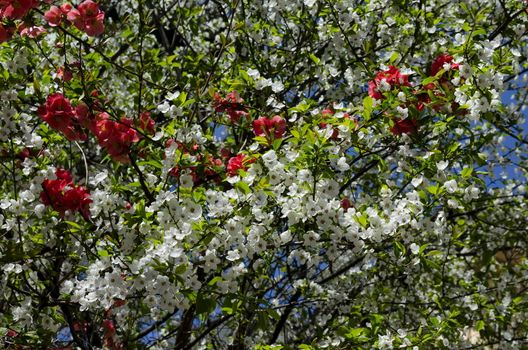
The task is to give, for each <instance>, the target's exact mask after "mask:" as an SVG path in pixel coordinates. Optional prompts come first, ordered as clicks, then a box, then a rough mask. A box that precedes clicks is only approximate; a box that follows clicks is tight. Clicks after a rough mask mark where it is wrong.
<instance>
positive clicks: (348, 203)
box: [341, 197, 353, 212]
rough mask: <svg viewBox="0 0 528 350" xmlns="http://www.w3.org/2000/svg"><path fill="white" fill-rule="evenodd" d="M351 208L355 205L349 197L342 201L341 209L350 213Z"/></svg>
mask: <svg viewBox="0 0 528 350" xmlns="http://www.w3.org/2000/svg"><path fill="white" fill-rule="evenodd" d="M351 207H353V205H352V202H351V201H350V199H349V198H348V197H345V198H343V199H341V208H343V210H344V211H345V212H346V211H348V209H350V208H351Z"/></svg>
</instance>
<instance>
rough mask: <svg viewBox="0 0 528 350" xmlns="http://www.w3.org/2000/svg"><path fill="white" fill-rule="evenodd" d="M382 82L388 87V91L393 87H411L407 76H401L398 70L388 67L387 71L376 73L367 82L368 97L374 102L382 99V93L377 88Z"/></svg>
mask: <svg viewBox="0 0 528 350" xmlns="http://www.w3.org/2000/svg"><path fill="white" fill-rule="evenodd" d="M384 82H385V83H386V84H388V85H389V86H390V89H393V88H394V87H395V86H411V84H410V83H409V76H408V75H407V74H401V73H400V70H399V69H398V68H396V67H394V66H389V69H387V70H385V71H381V72H378V73H377V74H376V77H375V78H374V80H371V81H369V83H368V86H369V87H368V93H369V96H370V97H372V98H374V99H376V100H381V99H383V98H384V96H383V93H382V92H380V91H379V86H380V84H382V83H384Z"/></svg>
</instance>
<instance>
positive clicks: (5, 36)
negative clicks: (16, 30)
mask: <svg viewBox="0 0 528 350" xmlns="http://www.w3.org/2000/svg"><path fill="white" fill-rule="evenodd" d="M12 36H13V28H11V27H8V26H4V25H3V24H2V23H0V44H1V43H3V42H4V41H8V40H9V39H11V37H12Z"/></svg>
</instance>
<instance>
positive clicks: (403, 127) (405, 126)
mask: <svg viewBox="0 0 528 350" xmlns="http://www.w3.org/2000/svg"><path fill="white" fill-rule="evenodd" d="M416 131H418V122H417V121H416V120H412V119H398V120H395V121H394V126H393V127H391V128H390V132H391V133H392V134H393V135H401V134H414V133H416Z"/></svg>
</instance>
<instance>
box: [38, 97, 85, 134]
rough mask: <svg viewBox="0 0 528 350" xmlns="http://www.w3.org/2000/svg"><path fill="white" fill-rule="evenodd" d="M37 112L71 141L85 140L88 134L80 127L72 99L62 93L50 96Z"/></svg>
mask: <svg viewBox="0 0 528 350" xmlns="http://www.w3.org/2000/svg"><path fill="white" fill-rule="evenodd" d="M37 114H38V115H39V116H40V118H41V119H42V120H44V121H45V122H47V123H48V124H49V125H50V127H51V128H52V129H54V130H58V131H60V132H62V133H63V134H64V136H66V138H67V139H68V140H70V141H84V140H86V138H87V136H86V134H85V133H84V132H82V130H81V129H80V125H79V122H78V119H77V116H76V115H75V113H74V110H73V107H72V105H71V103H70V100H68V99H67V98H65V97H64V95H62V94H61V93H55V94H51V95H49V96H48V98H47V100H46V104H44V105H42V106H40V107H39V108H38V109H37Z"/></svg>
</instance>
